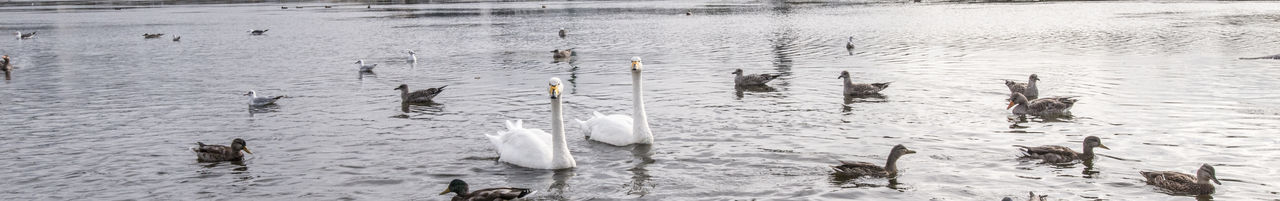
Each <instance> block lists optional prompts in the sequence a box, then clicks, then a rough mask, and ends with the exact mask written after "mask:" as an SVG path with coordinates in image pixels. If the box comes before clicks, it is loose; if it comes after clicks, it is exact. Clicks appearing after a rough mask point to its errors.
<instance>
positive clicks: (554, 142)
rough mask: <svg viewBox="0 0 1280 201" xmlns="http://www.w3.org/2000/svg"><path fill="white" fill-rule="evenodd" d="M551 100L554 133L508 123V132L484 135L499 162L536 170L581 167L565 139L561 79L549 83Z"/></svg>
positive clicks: (552, 130)
mask: <svg viewBox="0 0 1280 201" xmlns="http://www.w3.org/2000/svg"><path fill="white" fill-rule="evenodd" d="M547 85H548V86H547V93H548V95H550V99H551V117H550V119H551V133H550V134H548V133H547V132H546V131H542V130H541V129H532V128H524V125H523V124H524V123H523V121H521V120H515V121H510V120H508V121H506V125H507V130H506V131H499V132H497V133H494V134H485V137H488V138H489V142H492V143H493V146H494V147H495V149H496V150H497V151H498V161H501V162H506V163H510V164H512V165H516V166H520V167H526V168H534V169H552V170H558V169H566V168H573V167H577V166H578V162H577V161H575V160H573V155H572V154H571V153H570V152H569V146H568V145H567V142H565V138H564V112H563V107H562V106H561V104H563V100H562V99H563V97H561V95H562V94H561V93H560V91H561V90H562V88H561V87H563V84H562V83H561V82H560V78H555V77H553V78H551V80H549V81H547Z"/></svg>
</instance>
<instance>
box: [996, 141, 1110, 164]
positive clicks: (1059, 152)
mask: <svg viewBox="0 0 1280 201" xmlns="http://www.w3.org/2000/svg"><path fill="white" fill-rule="evenodd" d="M1013 146H1015V147H1019V149H1020V150H1022V152H1023V153H1024V155H1023V156H1022V157H1023V158H1031V159H1040V160H1041V162H1043V163H1070V162H1074V161H1076V160H1081V161H1092V160H1093V148H1094V147H1098V148H1103V149H1107V150H1111V148H1108V147H1107V145H1102V139H1099V138H1098V137H1096V136H1088V137H1085V138H1084V153H1080V152H1076V151H1075V150H1071V148H1067V147H1064V146H1058V145H1044V146H1038V147H1028V146H1022V145H1013Z"/></svg>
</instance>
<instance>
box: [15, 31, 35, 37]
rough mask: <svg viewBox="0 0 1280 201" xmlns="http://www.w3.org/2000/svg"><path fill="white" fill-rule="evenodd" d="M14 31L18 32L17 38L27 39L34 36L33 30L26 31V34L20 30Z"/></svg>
mask: <svg viewBox="0 0 1280 201" xmlns="http://www.w3.org/2000/svg"><path fill="white" fill-rule="evenodd" d="M14 33H17V34H18V39H28V38H31V37H34V36H36V32H34V31H32V32H31V33H28V34H24V33H22V32H21V31H15V32H14Z"/></svg>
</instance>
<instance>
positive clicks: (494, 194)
mask: <svg viewBox="0 0 1280 201" xmlns="http://www.w3.org/2000/svg"><path fill="white" fill-rule="evenodd" d="M467 188H468V186H467V182H465V181H462V180H461V179H454V180H453V181H451V182H449V188H446V189H444V192H440V195H444V194H449V193H455V194H454V196H453V199H452V200H453V201H473V200H474V201H481V200H483V201H491V200H514V199H516V198H523V197H525V196H529V195H530V194H533V192H534V191H531V190H529V189H527V188H512V187H501V188H486V189H480V190H476V191H471V192H467Z"/></svg>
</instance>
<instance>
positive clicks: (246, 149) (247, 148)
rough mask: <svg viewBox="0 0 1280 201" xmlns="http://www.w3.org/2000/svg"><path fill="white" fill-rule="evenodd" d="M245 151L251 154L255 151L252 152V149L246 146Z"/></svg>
mask: <svg viewBox="0 0 1280 201" xmlns="http://www.w3.org/2000/svg"><path fill="white" fill-rule="evenodd" d="M244 152H245V153H249V154H253V152H252V151H249V147H244Z"/></svg>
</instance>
